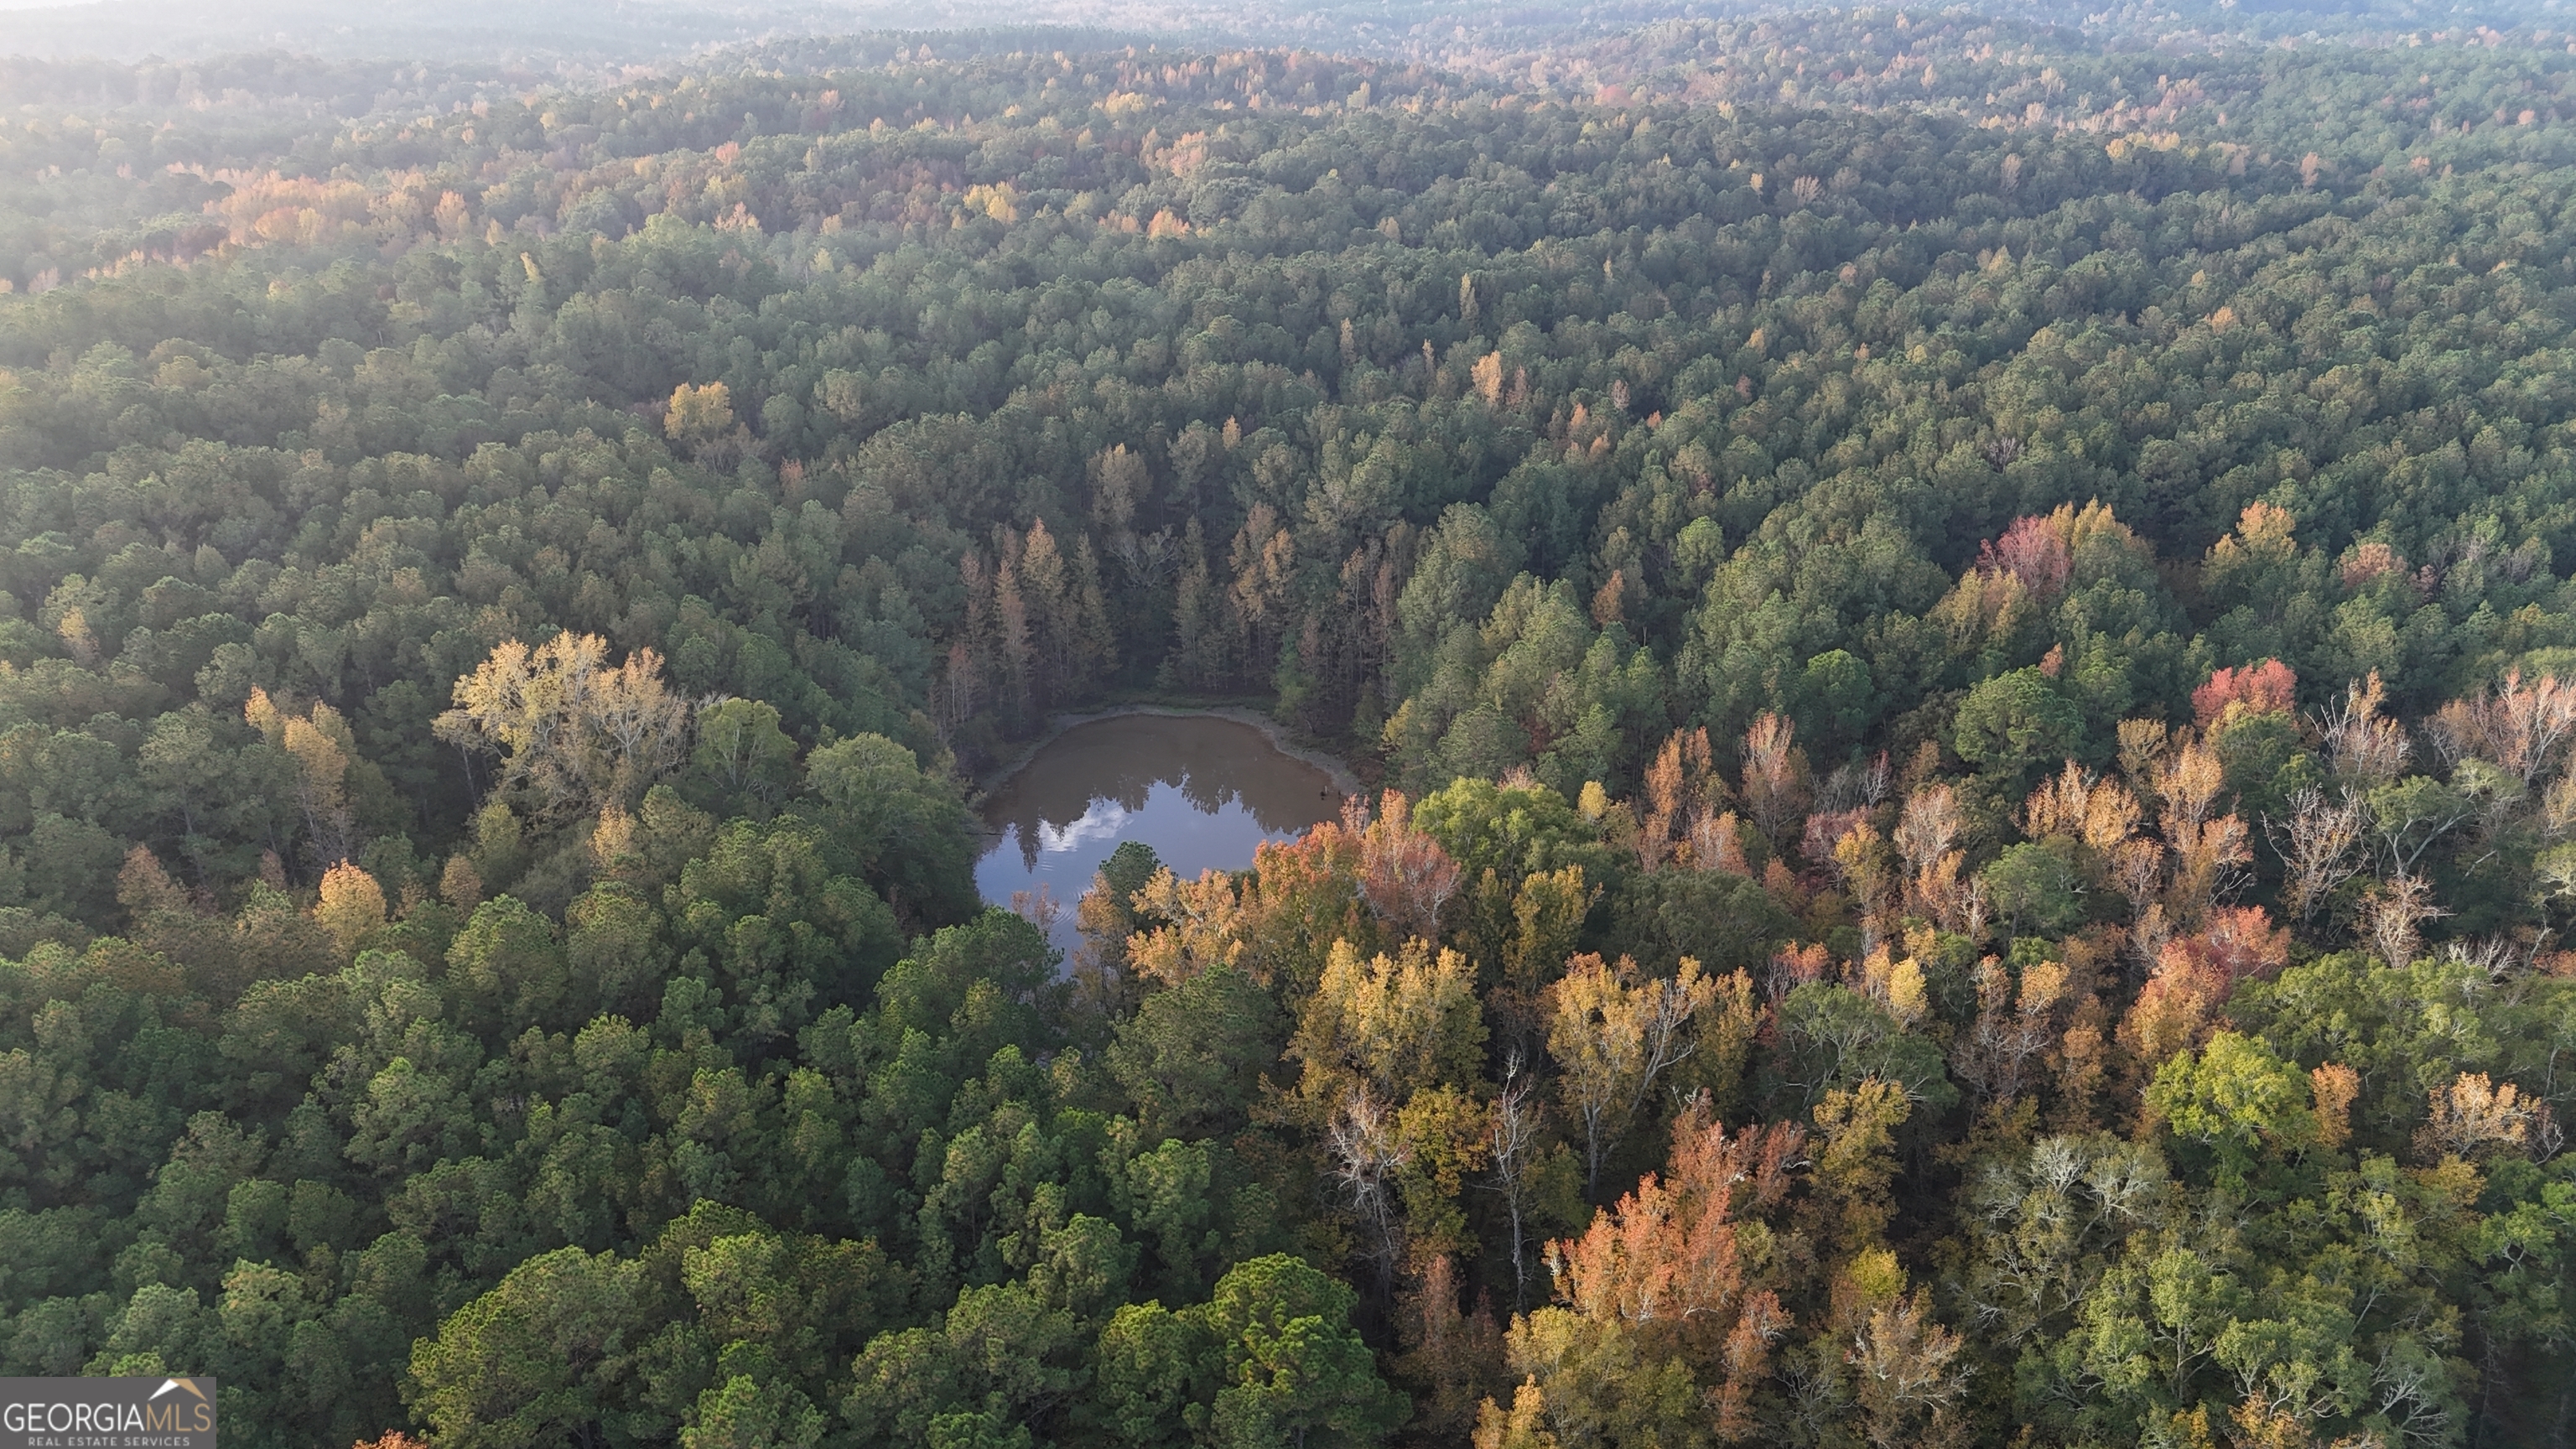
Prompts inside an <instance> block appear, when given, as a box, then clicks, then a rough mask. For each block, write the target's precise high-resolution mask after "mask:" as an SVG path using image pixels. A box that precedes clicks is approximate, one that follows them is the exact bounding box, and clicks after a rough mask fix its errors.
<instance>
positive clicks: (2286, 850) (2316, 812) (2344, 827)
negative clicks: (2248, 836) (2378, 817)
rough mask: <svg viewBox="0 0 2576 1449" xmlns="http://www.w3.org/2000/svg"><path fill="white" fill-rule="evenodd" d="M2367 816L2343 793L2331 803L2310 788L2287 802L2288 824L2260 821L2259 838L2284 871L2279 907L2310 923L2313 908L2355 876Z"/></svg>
mask: <svg viewBox="0 0 2576 1449" xmlns="http://www.w3.org/2000/svg"><path fill="white" fill-rule="evenodd" d="M2367 813H2368V812H2367V810H2366V808H2365V807H2364V806H2363V804H2362V803H2361V802H2360V801H2359V800H2357V799H2355V798H2354V797H2353V796H2352V794H2351V793H2350V792H2349V791H2346V792H2345V793H2343V794H2341V795H2339V796H2336V797H2335V798H2333V799H2331V800H2330V799H2328V798H2327V797H2326V792H2325V791H2324V790H2322V789H2319V788H2318V787H2316V786H2314V785H2310V786H2308V787H2307V788H2306V789H2303V790H2300V791H2299V792H2298V793H2296V794H2294V795H2292V796H2291V797H2290V818H2289V819H2287V820H2285V821H2277V822H2276V821H2274V820H2273V819H2272V817H2270V816H2268V815H2267V816H2265V817H2263V833H2264V834H2265V835H2266V836H2267V837H2269V838H2270V839H2271V842H2272V849H2273V851H2274V852H2275V853H2277V854H2278V855H2279V856H2280V857H2281V864H2282V866H2283V867H2284V868H2285V870H2286V871H2287V875H2286V877H2285V879H2283V881H2282V882H2281V904H2282V905H2284V906H2287V907H2288V908H2289V910H2290V914H2291V915H2293V916H2295V917H2297V918H2298V919H2299V920H2301V921H2309V920H2314V919H2315V918H2316V914H2317V908H2318V907H2320V906H2322V905H2324V904H2325V903H2326V901H2327V900H2329V899H2331V898H2332V897H2333V895H2334V893H2335V892H2336V891H2337V890H2340V889H2341V888H2342V887H2343V883H2344V882H2345V881H2348V880H2350V879H2352V878H2353V877H2354V876H2355V875H2358V874H2360V872H2361V867H2362V862H2363V859H2364V856H2363V853H2362V851H2361V848H2360V847H2361V833H2362V825H2363V823H2364V817H2365V816H2366V815H2367Z"/></svg>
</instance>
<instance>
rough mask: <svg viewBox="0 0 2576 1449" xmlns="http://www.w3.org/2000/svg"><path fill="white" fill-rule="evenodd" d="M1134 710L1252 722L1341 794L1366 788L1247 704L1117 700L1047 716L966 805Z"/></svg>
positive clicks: (1338, 762)
mask: <svg viewBox="0 0 2576 1449" xmlns="http://www.w3.org/2000/svg"><path fill="white" fill-rule="evenodd" d="M1133 715H1150V716H1154V717H1157V718H1161V719H1222V720H1232V721H1233V722H1234V723H1236V724H1241V725H1250V726H1251V727H1252V728H1254V729H1257V730H1259V731H1261V733H1262V735H1263V737H1264V738H1266V739H1268V740H1269V741H1270V745H1271V748H1273V749H1275V750H1277V751H1279V753H1281V754H1283V755H1286V756H1287V757H1288V758H1290V759H1292V760H1295V761H1297V762H1298V763H1300V764H1304V765H1310V766H1313V767H1314V768H1315V769H1318V770H1321V771H1323V772H1324V773H1325V774H1326V775H1327V776H1329V777H1331V779H1332V782H1333V788H1334V789H1336V790H1339V791H1340V792H1341V793H1342V795H1343V796H1344V797H1345V798H1348V797H1349V796H1352V795H1359V794H1364V793H1365V792H1366V787H1365V786H1363V785H1362V784H1361V783H1360V777H1359V776H1358V775H1357V774H1355V773H1354V772H1353V771H1352V770H1351V767H1350V766H1349V765H1348V764H1347V763H1345V762H1344V761H1343V760H1342V759H1340V758H1339V757H1338V756H1335V755H1330V754H1327V753H1325V752H1324V751H1322V750H1318V749H1312V748H1309V747H1308V746H1305V745H1302V744H1299V743H1298V742H1297V741H1296V739H1295V738H1294V737H1293V736H1291V735H1290V734H1289V733H1288V730H1287V727H1286V726H1284V725H1282V724H1280V723H1279V721H1277V720H1275V719H1272V718H1271V717H1270V716H1268V715H1266V714H1262V713H1261V712H1259V711H1258V710H1251V709H1245V708H1243V707H1242V706H1240V705H1210V706H1206V707H1203V708H1192V707H1188V706H1183V705H1171V704H1116V705H1111V706H1109V707H1108V708H1106V709H1095V710H1085V711H1083V712H1081V713H1078V714H1058V715H1051V716H1049V717H1048V719H1047V724H1046V728H1045V729H1042V730H1040V731H1038V733H1037V734H1036V735H1035V736H1034V737H1032V738H1031V739H1030V740H1029V741H1028V743H1026V744H1025V745H1023V746H1022V747H1021V748H1020V749H1019V751H1018V752H1017V753H1015V754H1013V755H1012V756H1011V757H1010V758H1009V759H1008V760H1005V761H1003V762H1002V763H1001V764H999V765H996V766H994V767H993V768H992V769H990V770H987V771H985V772H984V775H983V777H982V778H980V779H978V780H977V781H976V782H975V788H974V793H973V794H972V795H970V796H969V797H968V799H967V802H966V803H967V807H968V808H969V809H972V810H976V811H978V812H980V811H981V810H982V808H983V804H984V801H985V799H986V798H987V797H989V796H990V795H991V794H992V793H993V792H994V791H995V790H998V789H1000V788H1001V787H1002V786H1004V785H1006V784H1009V783H1010V781H1011V777H1012V776H1014V775H1017V774H1019V773H1020V772H1021V771H1022V770H1025V769H1027V768H1028V767H1029V762H1030V761H1031V760H1033V759H1035V758H1037V753H1038V751H1040V750H1043V749H1045V748H1046V747H1047V746H1048V745H1051V744H1053V743H1055V742H1056V741H1057V740H1058V739H1060V738H1062V737H1063V735H1064V734H1065V733H1066V732H1067V731H1069V730H1075V729H1079V728H1081V727H1082V726H1084V725H1087V724H1098V723H1100V722H1101V721H1102V720H1111V719H1124V718H1127V717H1129V716H1133Z"/></svg>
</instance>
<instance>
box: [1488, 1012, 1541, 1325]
mask: <svg viewBox="0 0 2576 1449" xmlns="http://www.w3.org/2000/svg"><path fill="white" fill-rule="evenodd" d="M1534 1085H1535V1084H1534V1083H1533V1082H1532V1081H1531V1079H1530V1075H1529V1073H1528V1072H1527V1071H1525V1070H1523V1068H1522V1062H1521V1050H1520V1048H1519V1047H1514V1048H1512V1050H1511V1054H1510V1055H1509V1056H1508V1057H1507V1058H1505V1060H1504V1062H1503V1090H1502V1092H1501V1094H1500V1095H1498V1096H1496V1097H1495V1098H1494V1106H1493V1116H1492V1118H1491V1119H1490V1121H1491V1125H1490V1126H1489V1127H1488V1128H1487V1129H1486V1138H1485V1140H1486V1144H1487V1146H1488V1147H1490V1148H1491V1149H1492V1151H1493V1154H1494V1159H1493V1160H1494V1180H1493V1184H1492V1190H1493V1191H1495V1192H1498V1193H1500V1194H1502V1198H1503V1211H1504V1214H1505V1215H1506V1216H1508V1217H1509V1218H1510V1219H1511V1233H1512V1311H1513V1312H1514V1313H1518V1312H1520V1311H1521V1310H1522V1309H1523V1308H1525V1307H1527V1306H1528V1303H1529V1259H1528V1247H1529V1232H1528V1229H1527V1228H1526V1227H1525V1226H1524V1215H1525V1214H1526V1213H1527V1212H1528V1209H1529V1193H1530V1181H1529V1175H1530V1170H1531V1167H1532V1166H1533V1164H1532V1162H1531V1157H1532V1155H1533V1154H1534V1153H1535V1152H1536V1150H1537V1140H1538V1125H1539V1116H1538V1107H1537V1106H1536V1105H1535V1104H1534V1103H1533V1102H1531V1100H1530V1091H1531V1088H1532V1087H1533V1086H1534Z"/></svg>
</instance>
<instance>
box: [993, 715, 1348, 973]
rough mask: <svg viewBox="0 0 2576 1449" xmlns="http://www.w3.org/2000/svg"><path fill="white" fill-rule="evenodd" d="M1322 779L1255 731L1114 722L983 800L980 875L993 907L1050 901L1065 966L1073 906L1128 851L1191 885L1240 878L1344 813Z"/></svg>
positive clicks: (1184, 722) (1125, 718)
mask: <svg viewBox="0 0 2576 1449" xmlns="http://www.w3.org/2000/svg"><path fill="white" fill-rule="evenodd" d="M1341 807H1342V793H1341V791H1340V789H1338V788H1337V787H1336V785H1335V783H1334V780H1333V777H1332V776H1331V775H1330V774H1328V773H1326V772H1325V771H1324V770H1322V769H1320V768H1318V767H1316V766H1315V765H1312V764H1309V763H1308V762H1306V761H1304V760H1301V759H1298V758H1296V757H1295V756H1293V755H1290V754H1287V753H1285V752H1284V751H1282V750H1281V749H1280V748H1279V747H1278V746H1277V745H1275V744H1273V743H1271V740H1270V737H1269V736H1268V735H1266V734H1264V733H1263V732H1262V731H1261V730H1259V729H1257V728H1255V727H1254V726H1252V725H1248V724H1244V723H1242V722H1240V721H1237V720H1231V719H1224V718H1219V717H1215V716H1207V715H1189V716H1170V715H1146V714H1133V715H1118V716H1114V717H1112V718H1109V719H1101V720H1093V721H1091V722H1089V723H1087V724H1079V725H1075V726H1074V727H1073V728H1071V729H1068V730H1066V731H1065V732H1064V733H1063V734H1061V735H1058V736H1057V737H1056V738H1054V739H1052V740H1049V741H1048V742H1047V743H1046V744H1045V745H1043V746H1041V747H1040V748H1039V749H1038V750H1037V751H1036V753H1034V754H1032V755H1030V756H1029V759H1028V762H1027V763H1026V764H1024V765H1022V766H1021V767H1020V769H1019V770H1018V771H1017V772H1015V773H1014V774H1012V775H1011V776H1010V778H1008V779H1007V780H1004V781H1003V782H1002V783H1001V784H999V785H998V786H996V787H995V788H994V789H993V791H992V793H991V794H990V795H988V796H987V797H986V798H985V801H984V808H983V816H984V823H985V824H986V826H988V827H989V828H990V829H991V830H992V832H993V834H992V836H991V838H990V839H989V840H988V841H987V843H986V846H985V850H984V856H983V858H982V859H981V860H979V861H977V862H976V865H975V886H976V889H977V890H978V891H979V892H981V893H982V895H983V897H984V899H985V900H987V901H990V902H992V903H993V904H995V905H1003V906H1007V905H1009V904H1011V901H1012V897H1013V895H1014V894H1015V893H1018V892H1023V891H1025V892H1030V893H1032V894H1034V893H1036V892H1038V891H1040V890H1041V889H1043V890H1044V891H1045V893H1046V895H1047V896H1048V897H1050V898H1051V899H1052V900H1053V901H1054V902H1055V904H1056V906H1057V907H1058V908H1059V909H1058V912H1057V915H1056V920H1055V924H1054V927H1053V931H1052V934H1053V936H1054V939H1055V943H1056V945H1057V946H1059V947H1061V948H1062V949H1063V950H1064V951H1065V953H1066V955H1067V957H1068V959H1069V958H1070V957H1071V954H1072V951H1073V948H1074V945H1075V942H1076V940H1077V935H1076V932H1075V929H1074V919H1073V914H1074V913H1073V906H1074V902H1076V901H1077V900H1080V899H1081V898H1082V893H1083V892H1084V891H1086V890H1088V889H1090V888H1091V877H1092V873H1093V872H1095V871H1097V870H1099V869H1100V866H1101V863H1102V862H1103V861H1106V860H1107V859H1109V853H1110V852H1111V851H1114V850H1116V849H1117V848H1118V847H1119V845H1120V844H1121V843H1123V842H1125V841H1130V840H1139V841H1143V842H1144V843H1145V844H1147V845H1149V846H1152V847H1153V849H1154V853H1155V854H1156V855H1158V856H1160V857H1161V858H1162V861H1163V863H1164V864H1165V865H1168V866H1170V867H1171V868H1172V870H1173V871H1174V873H1176V874H1178V875H1180V876H1182V877H1183V878H1184V879H1186V878H1189V877H1193V876H1196V875H1197V874H1198V873H1199V872H1200V871H1202V870H1241V869H1243V868H1244V867H1246V866H1248V865H1250V864H1252V853H1253V850H1254V848H1255V847H1257V846H1258V845H1260V844H1261V842H1263V841H1265V840H1287V839H1292V838H1294V837H1296V836H1298V835H1300V834H1303V833H1304V832H1305V830H1306V829H1307V827H1309V826H1312V825H1314V824H1315V823H1316V822H1318V821H1322V820H1329V819H1332V818H1333V817H1335V816H1337V815H1338V814H1340V812H1341Z"/></svg>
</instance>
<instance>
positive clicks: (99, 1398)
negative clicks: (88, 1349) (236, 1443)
mask: <svg viewBox="0 0 2576 1449" xmlns="http://www.w3.org/2000/svg"><path fill="white" fill-rule="evenodd" d="M0 1449H215V1381H214V1380H213V1379H211V1378H207V1377H204V1376H202V1375H199V1376H192V1377H188V1378H180V1377H177V1376H175V1375H174V1376H171V1377H167V1378H135V1379H5V1378H0Z"/></svg>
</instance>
